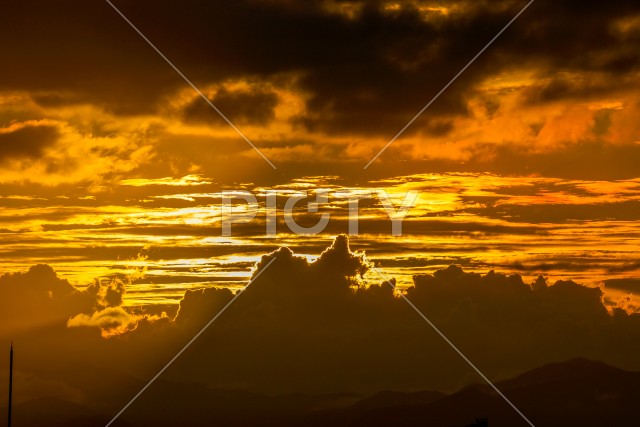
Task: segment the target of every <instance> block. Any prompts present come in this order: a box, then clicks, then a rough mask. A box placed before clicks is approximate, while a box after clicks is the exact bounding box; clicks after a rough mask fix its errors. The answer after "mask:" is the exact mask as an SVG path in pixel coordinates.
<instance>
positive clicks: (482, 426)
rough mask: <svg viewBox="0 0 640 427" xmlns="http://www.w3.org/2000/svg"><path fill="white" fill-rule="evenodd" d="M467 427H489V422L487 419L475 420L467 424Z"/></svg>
mask: <svg viewBox="0 0 640 427" xmlns="http://www.w3.org/2000/svg"><path fill="white" fill-rule="evenodd" d="M467 427H489V420H488V419H487V418H476V422H475V423H473V424H469V425H468V426H467Z"/></svg>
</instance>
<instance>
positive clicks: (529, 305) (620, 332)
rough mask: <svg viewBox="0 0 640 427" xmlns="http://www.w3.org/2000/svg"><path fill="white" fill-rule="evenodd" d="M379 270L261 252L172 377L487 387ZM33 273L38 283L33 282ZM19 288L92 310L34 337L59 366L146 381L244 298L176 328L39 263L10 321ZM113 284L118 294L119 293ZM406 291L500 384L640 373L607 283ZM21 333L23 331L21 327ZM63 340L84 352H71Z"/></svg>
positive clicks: (623, 312) (238, 382)
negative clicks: (568, 371)
mask: <svg viewBox="0 0 640 427" xmlns="http://www.w3.org/2000/svg"><path fill="white" fill-rule="evenodd" d="M272 260H274V261H273V263H272V264H270V265H269V267H268V268H266V265H267V263H269V262H271V261H272ZM371 268H372V263H371V261H369V260H367V258H366V256H365V255H364V254H362V253H355V252H353V251H351V249H350V248H349V241H348V238H347V237H346V236H339V237H337V238H336V240H335V241H334V242H333V244H332V245H331V246H330V247H329V248H327V249H326V250H325V251H324V252H323V253H322V254H321V255H320V256H319V257H318V258H317V259H316V260H315V261H312V262H310V261H309V260H308V259H307V258H306V257H302V256H298V255H296V254H294V253H293V252H292V251H291V250H290V249H288V248H284V247H283V248H280V249H278V250H276V251H274V252H272V253H270V254H267V255H264V256H263V257H262V259H261V261H260V262H259V263H258V264H257V266H256V270H255V271H254V277H255V276H256V275H257V273H260V276H259V277H258V278H257V279H256V280H255V282H254V283H252V284H251V286H249V287H248V288H247V289H246V290H244V291H243V293H242V294H241V295H239V296H238V298H237V299H236V300H235V301H234V302H233V304H232V305H230V306H229V308H228V309H227V310H226V311H225V313H224V314H223V315H222V316H220V318H218V319H217V320H216V322H214V323H213V324H212V325H211V326H210V327H209V329H207V330H206V331H205V332H204V333H203V334H202V335H201V336H200V337H199V338H198V340H197V341H196V342H195V343H194V344H193V345H192V347H190V348H189V350H187V351H186V352H185V353H184V354H183V355H182V356H181V357H180V358H179V359H178V360H177V361H176V363H175V364H174V365H173V366H172V368H171V369H170V370H168V371H167V372H166V373H165V375H166V378H167V379H168V380H175V381H181V382H189V381H194V382H199V383H205V384H208V385H211V386H218V387H225V388H243V389H247V390H254V391H266V392H270V393H287V392H306V393H320V392H334V391H356V392H365V393H366V392H373V391H378V390H382V389H401V390H413V389H440V390H451V389H455V388H457V387H460V386H462V385H464V384H468V383H470V382H476V381H478V379H477V378H476V377H475V374H474V373H473V371H472V370H470V368H469V367H468V366H467V365H466V364H465V363H464V362H463V361H462V360H460V358H459V357H458V356H457V355H456V354H455V353H454V352H453V351H452V349H451V348H450V347H449V346H448V345H447V344H446V343H445V342H444V341H443V340H442V339H441V337H439V336H438V335H437V334H435V333H434V331H433V330H432V329H431V328H430V327H429V325H427V324H426V323H425V322H424V321H423V320H422V319H421V318H420V317H419V316H418V315H417V314H416V313H415V312H414V311H413V310H412V308H411V307H410V306H409V305H408V304H407V303H406V302H405V301H404V300H403V299H401V298H399V296H398V294H397V292H395V291H394V289H392V287H390V286H389V285H388V284H386V283H376V282H377V281H378V279H379V278H378V276H376V275H373V274H372V273H371ZM38 272H40V275H38V274H37V273H38ZM27 274H29V276H28V278H29V280H28V279H27V276H26V275H27ZM36 278H38V279H39V280H38V281H37V283H40V284H34V283H36V281H35V280H31V279H36ZM43 279H44V280H43ZM18 281H19V282H20V283H22V284H23V285H24V289H27V288H30V287H32V286H33V287H34V288H35V290H34V291H33V292H35V293H36V294H37V293H38V292H40V293H41V295H40V297H39V298H40V302H38V303H37V304H38V306H39V307H43V308H44V310H42V311H43V312H44V311H46V310H47V309H48V310H51V309H52V308H51V307H54V306H55V305H56V301H57V298H61V296H62V297H64V298H70V297H71V296H72V295H76V297H77V298H80V299H81V300H82V301H83V305H81V306H80V307H79V308H78V309H76V311H75V312H74V311H71V307H70V306H69V304H65V307H64V310H61V311H60V313H58V318H60V319H62V322H60V323H59V326H58V327H57V329H55V330H56V331H57V332H55V334H54V335H53V336H55V337H56V339H55V340H53V339H51V337H52V335H51V334H52V332H51V331H49V332H47V334H46V335H43V336H41V335H39V334H38V333H36V332H33V331H35V329H32V330H31V331H32V332H31V334H30V336H31V339H30V340H29V341H30V342H31V344H32V345H36V344H35V343H38V344H37V345H38V346H39V347H40V348H47V349H48V350H47V351H48V352H49V353H51V354H52V355H55V354H58V353H59V354H60V356H56V357H60V363H64V360H66V359H65V357H70V358H72V359H74V360H77V358H78V357H83V358H89V359H91V360H92V363H94V364H97V366H106V365H104V364H107V365H109V364H113V363H117V365H118V366H119V367H120V369H123V370H125V371H128V372H132V373H135V375H142V376H144V375H152V374H153V371H154V369H159V368H160V367H161V366H162V365H161V362H162V361H166V360H168V358H170V357H171V356H172V354H175V352H176V351H177V350H178V349H180V348H181V346H182V345H184V343H185V342H186V341H188V340H189V339H190V338H191V337H192V336H193V335H194V334H195V333H196V332H198V331H199V330H200V329H201V328H202V327H203V326H204V325H205V324H206V323H207V322H208V321H209V320H210V319H211V318H212V317H213V316H214V315H215V314H216V313H217V312H218V311H219V310H220V309H221V308H222V307H223V306H225V305H226V304H227V303H228V302H229V301H231V299H232V298H233V297H234V293H233V292H231V291H230V290H228V289H214V288H210V289H200V290H189V291H187V292H186V293H185V296H184V298H183V300H182V301H181V303H180V307H179V310H178V313H177V315H176V317H175V319H173V320H172V319H170V318H168V317H166V316H160V317H158V318H157V319H156V318H153V317H151V316H149V315H147V314H145V313H143V312H134V311H131V310H130V309H127V308H123V307H122V306H120V305H115V306H113V305H111V304H112V303H117V302H119V297H118V298H113V299H109V298H107V299H105V298H104V297H101V298H97V296H98V295H103V296H105V295H107V294H108V291H107V292H105V291H102V292H93V293H89V292H82V293H79V292H78V291H76V290H74V289H73V288H72V287H71V286H70V285H69V284H68V282H66V281H64V280H61V279H58V278H56V277H55V273H53V271H52V270H51V269H50V268H48V267H42V266H41V267H34V271H32V272H30V273H24V274H21V275H11V276H3V278H2V279H0V284H2V286H0V291H3V290H4V292H5V294H4V295H5V298H3V299H2V302H3V303H4V301H11V302H9V303H4V304H6V307H3V313H6V311H7V310H8V307H9V306H11V305H14V306H17V307H21V309H22V310H24V309H25V307H31V306H28V305H27V303H26V302H25V301H26V297H24V295H26V294H25V293H24V292H16V291H13V292H8V291H7V290H8V289H9V286H7V285H8V284H9V283H13V284H12V285H11V286H14V288H13V289H15V286H16V283H17V282H18ZM42 283H48V284H47V285H46V286H43V285H41V284H42ZM37 289H40V291H38V292H36V290H37ZM108 289H111V291H112V292H115V294H116V295H119V293H118V292H119V291H118V289H119V287H118V285H117V284H116V285H113V284H110V285H109V287H108V288H107V290H108ZM50 292H51V293H50ZM405 292H406V296H407V298H409V299H410V300H411V301H412V302H413V303H414V304H415V305H416V306H417V307H418V308H419V309H420V310H421V311H422V312H423V313H424V314H425V315H426V316H427V317H428V318H429V319H431V320H432V321H433V322H434V324H436V325H437V326H438V328H439V329H440V330H441V331H442V332H443V333H445V334H446V335H447V336H448V337H449V338H450V339H451V340H452V341H453V342H454V343H455V344H456V345H457V346H458V347H459V348H460V349H461V350H462V351H463V352H464V353H465V354H466V355H467V356H468V357H469V358H470V359H471V360H473V361H474V363H476V364H477V366H478V367H480V368H481V369H482V370H483V371H484V372H485V373H487V375H489V376H490V377H491V378H494V379H500V378H507V377H511V376H512V375H514V374H515V373H517V372H522V371H524V370H526V369H530V368H533V367H535V366H539V365H542V364H545V363H548V362H550V361H561V360H566V359H569V358H573V357H586V358H592V359H599V360H603V361H605V362H607V363H610V364H614V365H617V366H621V367H624V368H628V369H639V368H640V366H638V360H640V357H638V356H640V344H639V343H640V314H639V313H637V312H635V310H633V309H630V307H629V306H628V304H627V305H625V303H624V301H622V302H621V303H620V304H618V305H617V306H616V305H614V306H611V305H607V304H606V303H605V301H604V298H603V293H602V290H601V289H599V288H590V287H586V286H583V285H580V284H577V283H575V282H572V281H558V282H556V283H553V284H550V283H547V280H546V279H545V278H544V277H542V276H540V277H538V279H537V280H535V281H534V282H533V283H525V282H524V281H523V280H522V278H521V277H520V276H518V275H507V274H502V273H497V272H493V271H491V272H488V273H486V274H480V273H473V272H466V271H464V270H463V269H462V268H460V267H458V266H450V267H448V268H446V269H441V270H438V271H436V272H435V273H433V274H426V275H425V274H422V275H416V276H415V277H414V286H412V287H410V288H408V289H406V291H405ZM50 295H53V296H54V298H51V296H50ZM21 298H25V299H21ZM16 301H22V304H16ZM29 301H31V304H34V301H37V300H29ZM47 307H48V308H47ZM30 310H31V311H32V312H35V311H36V310H35V307H32V308H31V309H30ZM16 312H19V310H16ZM69 313H72V314H69ZM21 319H24V317H22V318H21ZM25 322H26V320H25ZM12 328H13V329H12V331H17V330H18V329H17V325H16V324H13V325H12ZM83 331H85V332H83ZM91 331H94V332H95V333H91ZM100 335H102V336H103V337H109V339H108V340H104V338H100ZM4 336H6V335H4ZM17 336H18V337H20V336H22V335H21V334H17ZM45 337H47V338H45ZM63 343H64V344H65V345H73V346H74V348H78V349H82V350H79V352H80V353H79V354H74V355H73V356H63V354H64V353H63V352H62V353H60V352H61V350H60V348H59V346H60V345H62V344H63ZM151 356H153V357H151ZM52 357H53V356H52Z"/></svg>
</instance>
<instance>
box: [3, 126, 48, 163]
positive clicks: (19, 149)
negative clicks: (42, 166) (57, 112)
mask: <svg viewBox="0 0 640 427" xmlns="http://www.w3.org/2000/svg"><path fill="white" fill-rule="evenodd" d="M58 138H59V132H58V128H57V127H55V126H51V125H41V124H25V125H22V126H13V127H10V128H7V129H0V162H2V161H4V160H10V159H23V158H37V157H40V156H41V155H42V153H43V151H44V149H45V148H47V147H49V146H51V145H53V144H54V143H55V142H56V141H57V140H58Z"/></svg>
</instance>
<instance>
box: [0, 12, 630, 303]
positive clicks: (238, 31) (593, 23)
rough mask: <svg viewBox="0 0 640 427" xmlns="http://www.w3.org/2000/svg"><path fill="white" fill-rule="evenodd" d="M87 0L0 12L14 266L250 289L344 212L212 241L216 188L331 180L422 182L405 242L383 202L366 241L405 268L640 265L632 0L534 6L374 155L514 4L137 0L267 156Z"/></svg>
mask: <svg viewBox="0 0 640 427" xmlns="http://www.w3.org/2000/svg"><path fill="white" fill-rule="evenodd" d="M85 3H86V4H85ZM85 3H81V4H80V3H79V4H78V6H77V7H75V8H70V10H66V9H65V10H59V9H58V8H57V7H54V6H52V5H50V4H48V3H46V2H43V3H42V4H41V5H40V7H39V8H38V13H29V8H28V7H27V6H26V5H22V4H18V3H15V4H12V5H11V6H10V8H11V10H9V11H8V13H7V16H13V17H15V18H8V17H7V16H5V17H3V18H1V19H2V21H3V22H2V25H1V26H0V27H1V28H2V29H1V30H0V32H1V33H2V36H3V39H4V40H14V41H15V42H12V43H5V44H6V46H5V52H6V53H5V54H6V55H8V56H9V57H10V58H11V61H10V65H9V66H7V67H3V68H2V70H0V82H1V83H0V164H1V165H2V167H1V168H0V203H2V205H3V208H4V209H3V210H2V213H1V214H0V219H1V220H2V223H3V224H2V226H1V227H0V230H1V233H0V241H1V242H2V258H1V259H0V265H1V266H2V268H3V270H4V271H6V272H13V271H23V270H24V269H25V268H27V267H29V266H30V265H32V264H34V263H46V264H50V265H52V266H54V267H55V268H56V270H57V271H59V272H60V273H61V274H63V275H65V276H66V277H69V278H70V279H72V281H73V282H74V283H76V284H77V285H78V286H85V285H86V284H87V283H89V282H90V281H91V280H92V279H93V278H95V277H99V276H110V275H113V274H130V273H131V272H132V271H134V270H135V271H139V273H137V274H139V276H140V277H137V278H136V279H135V282H133V283H132V284H131V285H130V288H131V289H130V290H129V293H128V296H127V301H128V303H129V304H132V305H136V304H148V303H158V302H162V303H166V302H170V303H174V304H175V303H177V302H178V301H179V300H180V299H181V297H182V294H183V293H184V290H185V289H189V288H193V287H199V286H211V285H222V286H227V285H228V286H232V287H237V286H239V285H240V284H242V283H243V281H245V280H246V278H247V277H248V275H249V274H250V266H251V265H252V263H253V262H255V261H256V260H257V259H258V258H259V256H260V255H261V254H263V253H265V252H268V251H270V250H273V249H275V248H277V247H278V246H280V245H283V244H286V245H290V246H292V247H294V248H296V250H297V251H298V252H300V253H303V254H305V255H307V256H308V257H309V258H310V259H313V258H314V257H316V256H317V255H318V253H319V252H320V251H321V250H322V248H323V247H324V246H326V244H327V243H328V242H330V241H331V239H332V238H333V237H334V236H335V235H337V234H338V233H341V232H346V230H347V224H346V221H345V219H346V211H345V209H346V206H345V203H344V202H341V201H340V200H338V199H336V198H334V199H333V200H331V202H330V206H326V207H324V208H323V209H326V210H327V211H331V212H332V214H333V220H332V222H331V225H330V227H329V228H327V230H326V231H325V232H324V233H323V234H322V235H321V236H320V238H316V237H313V236H295V235H293V234H291V233H288V230H287V229H286V228H283V227H282V224H281V227H280V234H279V235H278V236H277V237H276V238H269V239H265V238H264V236H263V234H264V233H263V229H264V224H263V223H262V222H261V221H262V220H261V215H259V216H258V218H257V219H256V221H254V222H253V223H252V224H250V225H248V226H246V227H239V228H238V235H237V236H234V237H233V238H232V239H225V238H221V236H220V227H219V222H220V218H221V217H220V209H219V195H220V192H221V191H227V190H231V189H234V190H235V189H242V190H251V191H255V192H257V193H260V192H261V191H264V190H265V189H275V190H278V191H280V192H281V193H283V194H284V193H286V192H288V191H300V190H306V189H308V188H317V187H322V188H324V187H326V188H328V189H330V190H331V191H333V192H340V191H343V192H344V191H347V192H349V191H357V190H361V189H370V188H377V189H386V190H388V191H390V192H391V193H392V194H397V195H399V197H401V196H402V194H403V192H405V191H407V190H409V189H413V190H418V191H420V193H421V195H420V197H419V199H418V201H417V204H416V205H415V206H414V207H413V209H412V210H411V213H410V214H409V216H408V218H407V220H406V223H405V227H404V231H405V235H404V236H403V238H402V239H399V240H398V239H394V238H392V237H391V236H390V223H389V221H388V219H387V217H386V216H385V214H384V211H383V210H382V208H381V206H380V205H379V204H378V205H375V203H374V204H373V205H371V206H369V205H367V206H365V207H364V208H363V210H362V218H361V234H360V236H358V237H357V238H354V239H353V245H354V246H355V247H358V248H361V249H364V250H366V251H367V252H368V253H369V255H370V257H371V258H372V259H374V261H376V262H378V263H380V265H382V266H384V267H385V268H386V269H388V272H389V274H392V275H394V276H397V278H398V280H399V281H400V283H401V284H402V285H405V286H408V285H410V284H411V283H412V279H411V277H412V275H413V274H416V273H422V272H431V271H434V270H435V269H437V268H441V267H443V266H446V265H448V264H450V263H458V264H461V265H464V266H466V267H468V268H471V269H473V270H477V271H487V270H489V269H497V270H500V271H507V272H517V273H520V274H523V275H524V276H526V277H529V278H533V277H535V276H536V275H537V274H539V273H542V274H545V275H549V276H551V277H555V278H574V279H576V280H578V281H581V282H582V283H585V284H588V285H590V286H597V285H601V283H602V281H603V280H606V279H608V278H614V277H616V278H631V277H635V276H636V275H637V262H636V261H635V254H636V253H637V250H638V230H637V226H636V223H637V221H636V220H637V219H638V212H639V211H638V197H639V194H640V183H639V182H638V180H637V170H638V168H637V164H638V160H640V145H639V144H640V128H639V127H638V121H637V119H636V118H637V115H638V112H639V111H638V110H639V107H638V102H637V98H638V93H639V91H640V89H639V88H638V85H637V81H638V79H637V77H638V70H639V68H638V61H639V57H638V50H637V47H638V46H637V44H638V39H639V37H640V26H639V25H640V24H639V23H640V13H638V11H637V10H634V9H633V8H631V7H630V6H625V4H622V3H621V4H615V5H611V6H610V7H609V8H606V10H601V9H600V8H596V7H593V6H590V5H589V6H584V5H580V7H579V8H577V9H576V10H573V9H571V5H569V4H566V5H565V4H562V5H561V4H557V2H538V3H535V4H533V5H532V6H531V8H530V9H529V10H527V11H526V13H525V14H523V16H522V17H521V18H520V19H518V20H517V21H516V22H515V23H514V25H513V26H512V27H510V28H509V29H508V30H507V31H506V32H505V33H504V34H503V35H502V36H501V38H500V39H498V40H497V41H496V42H495V44H493V45H492V46H491V47H490V48H489V49H488V50H487V51H486V52H485V53H484V54H483V55H482V56H481V57H480V58H479V59H478V61H476V62H475V63H474V64H472V66H471V67H469V69H468V70H466V72H465V73H464V74H463V75H462V76H461V77H460V78H459V79H458V80H457V81H456V82H454V84H452V85H451V87H450V88H449V89H448V90H447V91H446V92H445V93H444V94H443V95H442V96H441V97H440V98H439V99H438V100H437V101H436V102H435V103H434V104H433V105H432V106H431V107H430V108H429V109H428V110H427V111H426V112H425V113H424V114H423V115H422V116H421V117H420V118H419V119H418V120H417V121H416V122H415V123H414V124H413V125H412V126H411V127H410V128H409V129H408V130H407V131H406V132H405V133H404V134H403V135H402V136H401V137H400V138H399V139H398V140H397V141H395V142H394V144H393V145H392V146H391V147H390V148H389V149H388V150H387V151H386V152H385V153H384V154H383V155H382V156H381V157H380V158H379V159H377V160H376V162H374V163H373V165H372V166H371V168H369V169H367V170H363V166H364V165H365V164H366V163H367V162H368V161H369V160H370V159H371V158H372V156H373V155H374V154H376V153H377V152H378V150H379V149H380V148H382V147H383V146H384V144H385V143H386V142H387V141H389V140H390V139H391V137H393V135H395V133H396V132H397V131H398V130H399V129H400V128H401V127H402V126H403V125H404V124H405V123H406V122H407V121H408V120H409V119H410V118H411V117H412V116H413V114H415V112H416V111H418V110H419V109H420V108H421V107H422V106H423V105H424V104H425V103H426V102H427V101H428V100H430V99H431V97H432V96H433V95H435V93H437V91H438V90H439V89H440V88H441V87H442V86H443V85H444V84H446V83H447V82H448V81H449V79H450V78H451V77H452V76H453V75H455V73H456V72H457V71H458V70H460V69H461V67H462V66H464V65H465V63H466V62H467V61H468V60H469V59H471V57H472V56H473V55H474V54H475V53H477V52H478V51H479V50H480V49H481V48H482V47H483V46H484V44H485V43H486V42H488V40H489V39H490V38H491V37H492V36H493V35H495V33H497V31H499V30H500V29H501V28H502V27H503V26H504V24H506V22H508V21H509V19H510V18H511V17H513V15H514V14H515V13H516V12H517V11H518V10H520V8H521V7H522V5H521V4H520V3H519V2H516V1H507V0H505V1H498V2H493V3H491V5H489V4H484V3H478V2H470V1H451V2H440V1H428V0H425V1H393V2H384V1H383V2H379V3H375V4H374V3H369V4H365V3H363V2H358V1H353V2H351V1H349V2H333V1H314V2H310V3H308V4H305V5H304V6H301V5H300V4H296V3H295V2H289V1H286V0H282V1H277V0H274V1H269V2H264V3H254V2H239V3H237V4H236V5H234V6H229V7H227V8H222V9H217V10H216V11H215V12H216V13H213V12H211V11H209V10H206V8H208V7H213V6H204V5H200V4H198V5H196V4H195V3H194V4H187V5H186V6H185V7H184V8H183V9H180V10H177V9H176V6H175V5H172V4H170V3H167V4H165V3H158V4H156V5H155V6H154V8H153V9H152V10H148V9H146V8H145V6H144V5H141V4H140V5H139V4H133V3H130V2H123V3H122V4H121V5H120V6H121V7H122V10H123V11H124V13H125V14H126V15H127V16H128V17H130V19H131V20H132V22H135V23H136V25H138V26H139V28H140V29H141V30H142V31H143V32H144V33H145V34H146V35H147V36H148V37H149V38H150V39H151V40H153V42H154V43H155V44H156V45H157V46H158V47H159V48H160V49H161V50H162V51H163V52H164V53H165V54H166V55H167V57H169V58H171V60H172V61H173V62H174V63H175V64H176V65H177V66H178V67H179V68H180V69H181V70H182V71H183V72H184V73H185V75H187V76H189V78H191V79H192V80H193V82H194V83H195V84H196V85H197V86H198V87H199V88H200V89H201V90H202V92H203V93H204V94H205V95H206V96H207V97H209V98H210V99H211V101H212V102H213V103H214V104H215V105H216V106H218V107H219V108H220V110H221V111H223V112H224V113H225V114H226V115H227V116H228V117H229V119H230V120H231V121H232V122H233V123H234V124H236V125H237V126H238V128H240V129H241V131H242V132H243V133H244V134H245V135H246V136H247V137H248V138H249V139H250V140H251V141H252V142H254V143H255V144H256V146H258V147H259V149H260V150H261V151H262V152H263V153H264V155H266V156H267V157H268V158H269V159H270V160H271V161H272V162H273V163H274V164H276V165H277V169H276V170H273V169H272V168H271V167H269V165H268V164H266V163H265V162H264V161H263V160H262V159H261V158H260V156H259V155H258V154H257V153H256V152H255V151H254V150H253V149H252V148H251V147H250V146H249V145H248V144H246V143H245V142H244V141H243V140H242V139H241V138H240V137H239V136H238V134H237V133H236V132H235V131H234V130H233V129H232V128H231V127H230V126H229V125H228V124H227V123H225V122H224V121H223V120H222V119H221V118H220V117H219V116H218V115H217V114H216V112H215V111H213V110H212V109H211V108H210V107H209V106H208V105H207V104H206V103H205V102H204V101H203V100H202V99H201V98H200V97H199V96H198V94H197V93H195V92H194V90H193V89H192V88H191V87H189V86H188V85H187V84H186V83H185V82H184V81H183V80H182V79H181V78H180V76H178V75H177V74H176V73H175V72H174V70H172V69H171V67H169V65H168V64H167V63H166V62H164V61H163V60H162V59H161V58H160V57H159V56H158V55H157V54H156V52H154V51H153V50H152V49H151V48H150V47H149V46H148V45H147V44H146V43H145V42H144V41H143V40H141V39H140V37H139V36H138V35H137V34H136V33H135V32H134V31H133V30H132V29H131V28H130V27H129V26H128V25H127V24H126V23H125V22H123V21H122V20H121V18H120V17H119V16H117V14H115V13H114V11H113V10H112V9H111V8H110V7H109V6H108V5H106V4H102V3H100V2H97V3H95V4H94V3H92V2H85ZM202 7H204V8H205V10H202V9H201V8H202ZM568 10H571V12H572V13H573V15H574V16H575V19H573V20H571V21H572V22H567V21H566V19H560V18H559V17H560V16H565V15H562V14H563V13H565V12H567V11H568ZM574 21H575V22H574ZM34 27H37V28H38V31H33V28H34ZM176 28H180V29H181V31H175V29H176ZM293 35H295V36H293ZM585 46H588V49H587V50H585ZM260 200H261V202H262V201H263V200H262V199H260Z"/></svg>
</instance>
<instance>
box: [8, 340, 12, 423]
mask: <svg viewBox="0 0 640 427" xmlns="http://www.w3.org/2000/svg"><path fill="white" fill-rule="evenodd" d="M12 395H13V342H12V343H11V349H10V350H9V421H8V424H7V425H8V426H9V427H11V397H12Z"/></svg>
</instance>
